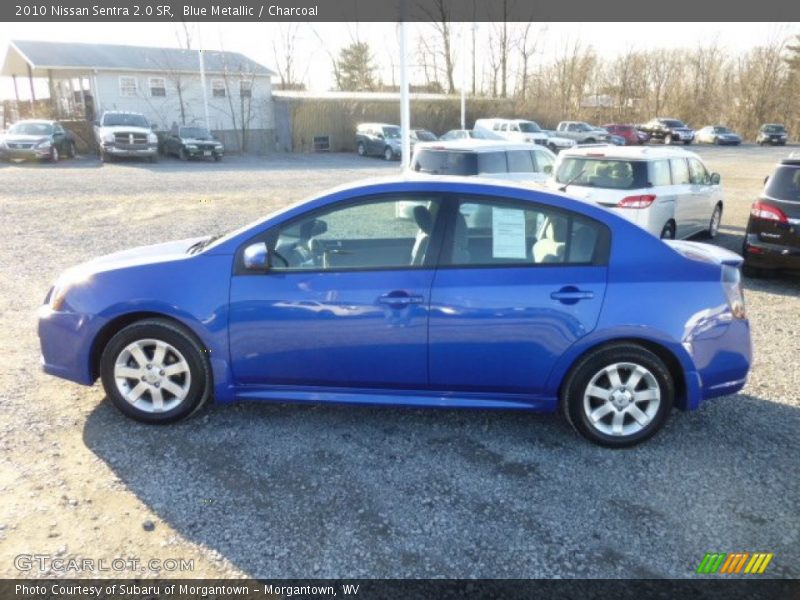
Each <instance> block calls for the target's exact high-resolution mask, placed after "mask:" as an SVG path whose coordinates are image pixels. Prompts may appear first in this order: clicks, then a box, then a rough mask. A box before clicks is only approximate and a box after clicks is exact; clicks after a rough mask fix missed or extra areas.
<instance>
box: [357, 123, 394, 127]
mask: <svg viewBox="0 0 800 600" xmlns="http://www.w3.org/2000/svg"><path fill="white" fill-rule="evenodd" d="M358 127H400V125H392V124H391V123H359V124H358Z"/></svg>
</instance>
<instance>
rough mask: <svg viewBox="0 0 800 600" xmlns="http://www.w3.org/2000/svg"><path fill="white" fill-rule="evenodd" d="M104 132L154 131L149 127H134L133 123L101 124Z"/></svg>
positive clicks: (146, 132)
mask: <svg viewBox="0 0 800 600" xmlns="http://www.w3.org/2000/svg"><path fill="white" fill-rule="evenodd" d="M100 129H102V130H103V132H104V133H144V134H148V133H153V130H152V129H150V128H149V127H134V126H133V125H101V126H100Z"/></svg>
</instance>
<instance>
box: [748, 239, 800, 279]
mask: <svg viewBox="0 0 800 600" xmlns="http://www.w3.org/2000/svg"><path fill="white" fill-rule="evenodd" d="M743 254H744V262H745V264H746V265H747V266H748V267H753V268H756V269H786V270H791V271H800V248H796V247H792V246H784V245H782V244H770V243H768V242H763V241H761V240H760V239H759V237H758V236H757V235H754V234H752V233H749V234H747V236H746V237H745V242H744V249H743Z"/></svg>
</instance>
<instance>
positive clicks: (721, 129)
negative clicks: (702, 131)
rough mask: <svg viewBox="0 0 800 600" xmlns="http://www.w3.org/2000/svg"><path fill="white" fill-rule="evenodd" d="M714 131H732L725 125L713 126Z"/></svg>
mask: <svg viewBox="0 0 800 600" xmlns="http://www.w3.org/2000/svg"><path fill="white" fill-rule="evenodd" d="M714 133H732V132H731V130H730V129H728V128H727V127H714Z"/></svg>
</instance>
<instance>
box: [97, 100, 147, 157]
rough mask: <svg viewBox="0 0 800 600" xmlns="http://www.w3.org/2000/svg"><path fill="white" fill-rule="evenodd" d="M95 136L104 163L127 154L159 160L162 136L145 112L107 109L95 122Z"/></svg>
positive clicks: (128, 155) (127, 155)
mask: <svg viewBox="0 0 800 600" xmlns="http://www.w3.org/2000/svg"><path fill="white" fill-rule="evenodd" d="M94 137H95V141H96V142H97V148H98V152H99V154H100V160H101V161H103V162H106V161H108V160H113V159H114V158H117V157H123V156H125V157H140V158H147V159H148V160H149V161H150V162H156V161H157V160H158V137H157V136H156V134H155V133H154V132H153V130H152V128H151V127H150V124H149V123H148V122H147V119H145V117H144V115H142V114H139V113H134V112H118V111H106V112H104V113H103V115H102V116H101V117H100V119H99V120H98V121H95V124H94Z"/></svg>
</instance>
